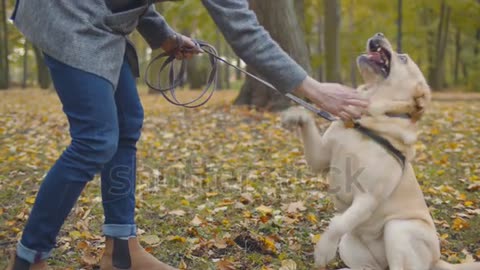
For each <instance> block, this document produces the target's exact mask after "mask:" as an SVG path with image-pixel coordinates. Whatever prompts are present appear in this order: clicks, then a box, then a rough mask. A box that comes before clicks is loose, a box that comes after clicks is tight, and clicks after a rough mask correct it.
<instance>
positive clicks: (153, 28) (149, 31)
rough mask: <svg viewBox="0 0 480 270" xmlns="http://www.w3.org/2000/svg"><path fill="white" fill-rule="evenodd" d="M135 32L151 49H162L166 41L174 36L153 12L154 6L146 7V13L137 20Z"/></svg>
mask: <svg viewBox="0 0 480 270" xmlns="http://www.w3.org/2000/svg"><path fill="white" fill-rule="evenodd" d="M137 30H138V32H140V34H141V35H142V36H143V38H144V39H145V40H146V41H147V43H148V45H149V46H150V47H151V48H152V49H158V48H161V47H163V46H164V45H165V43H166V41H167V40H169V39H170V38H172V37H174V36H175V35H176V32H175V31H174V30H173V29H172V28H170V26H169V25H168V24H167V22H166V21H165V19H164V18H163V16H162V15H160V14H159V13H158V12H157V11H155V6H154V5H151V6H150V7H148V11H147V12H146V13H145V14H144V15H143V16H142V17H141V18H140V19H139V22H138V26H137Z"/></svg>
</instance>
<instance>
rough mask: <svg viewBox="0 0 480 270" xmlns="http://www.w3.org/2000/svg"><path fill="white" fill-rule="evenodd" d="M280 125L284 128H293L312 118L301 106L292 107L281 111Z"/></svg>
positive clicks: (308, 121)
mask: <svg viewBox="0 0 480 270" xmlns="http://www.w3.org/2000/svg"><path fill="white" fill-rule="evenodd" d="M281 116H282V126H283V127H284V128H286V129H290V130H292V129H295V128H297V127H302V126H304V125H305V124H307V123H310V122H311V121H312V120H313V119H312V117H311V116H310V114H308V112H307V111H306V110H305V109H304V108H302V107H292V108H289V109H288V110H286V111H284V112H282V115H281Z"/></svg>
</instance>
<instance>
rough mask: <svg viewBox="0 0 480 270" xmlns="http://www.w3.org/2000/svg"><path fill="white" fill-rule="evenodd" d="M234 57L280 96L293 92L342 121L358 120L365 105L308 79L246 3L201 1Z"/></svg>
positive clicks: (344, 90) (340, 90)
mask: <svg viewBox="0 0 480 270" xmlns="http://www.w3.org/2000/svg"><path fill="white" fill-rule="evenodd" d="M202 3H203V5H204V6H205V8H206V9H207V10H208V12H209V13H210V16H211V17H212V18H213V20H214V21H215V23H216V24H217V26H218V27H219V29H220V30H221V31H222V33H223V35H224V36H225V39H226V40H227V41H228V43H229V44H230V45H231V46H232V48H233V50H234V51H235V53H236V54H237V55H238V56H239V57H240V58H241V59H242V60H243V61H245V63H247V64H248V65H249V66H251V67H252V68H253V69H255V70H256V71H257V72H258V73H259V74H260V75H261V76H262V77H264V78H265V79H266V80H267V81H269V82H270V83H272V84H273V85H274V86H275V87H276V88H277V89H278V90H280V91H281V92H283V93H287V92H294V93H296V94H300V95H304V96H306V97H308V98H310V99H311V100H312V101H313V102H315V103H316V104H317V105H318V106H320V107H321V108H322V109H324V110H326V111H328V112H330V113H333V114H335V115H337V116H339V117H341V118H343V119H350V118H352V117H359V116H360V111H359V110H354V109H353V108H351V106H350V105H353V106H357V107H361V108H364V107H366V106H367V105H368V102H367V101H365V100H363V99H362V98H361V97H359V96H358V95H357V94H356V93H355V92H354V91H353V89H351V88H349V87H346V86H343V85H340V84H334V83H329V84H324V83H319V82H317V81H315V80H314V79H312V78H310V77H309V76H307V73H306V72H305V70H304V69H303V68H302V67H300V66H299V65H298V64H297V63H296V62H295V61H294V60H293V59H292V58H291V57H290V56H288V55H287V54H286V53H285V52H284V51H283V50H282V49H281V48H280V46H279V45H278V44H277V43H276V42H275V41H274V40H273V39H272V38H271V37H270V35H269V33H268V32H267V31H266V30H265V29H264V28H263V27H262V26H261V25H260V24H259V22H258V20H257V17H256V15H255V13H254V12H253V11H252V10H250V9H249V7H248V1H247V0H202Z"/></svg>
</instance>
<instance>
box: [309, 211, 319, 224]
mask: <svg viewBox="0 0 480 270" xmlns="http://www.w3.org/2000/svg"><path fill="white" fill-rule="evenodd" d="M307 220H308V221H310V222H311V223H313V224H317V223H318V220H317V217H316V216H315V215H314V214H312V213H310V214H308V215H307Z"/></svg>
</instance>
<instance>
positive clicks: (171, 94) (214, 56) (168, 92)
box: [145, 36, 337, 122]
mask: <svg viewBox="0 0 480 270" xmlns="http://www.w3.org/2000/svg"><path fill="white" fill-rule="evenodd" d="M194 42H195V43H196V46H197V48H196V49H197V50H200V51H202V52H204V53H206V54H207V55H208V56H209V62H210V66H211V70H210V73H209V75H208V79H207V82H206V86H205V87H204V88H203V90H202V91H201V93H200V94H199V95H198V97H196V98H194V99H192V100H190V101H187V102H180V101H178V99H177V98H176V95H175V89H176V88H177V87H179V86H181V85H182V83H183V78H184V76H183V74H184V73H185V71H186V60H181V61H180V68H179V70H178V75H176V74H175V73H176V72H175V61H176V59H175V55H174V54H172V53H171V52H164V53H162V54H160V55H158V56H156V57H155V58H153V59H152V60H151V61H150V63H149V64H148V65H147V69H146V74H147V76H145V84H146V85H147V86H148V87H150V88H151V89H153V90H156V91H158V92H160V93H161V94H162V95H163V96H164V97H165V98H166V99H167V100H168V101H169V102H170V103H172V104H174V105H177V106H181V107H186V108H196V107H199V106H202V105H204V104H205V103H207V102H208V101H209V100H210V98H211V97H212V95H213V92H214V91H215V87H216V82H217V74H218V62H219V61H220V62H222V63H224V64H226V65H227V66H229V67H231V68H233V69H235V70H237V71H239V72H242V73H243V74H245V75H246V76H248V77H250V78H252V79H254V80H256V81H258V82H260V83H262V84H264V85H265V86H267V87H268V88H270V89H272V90H274V91H276V92H277V93H280V94H282V95H284V96H286V97H287V98H288V99H290V100H291V101H293V102H295V103H297V104H298V105H300V106H302V107H304V108H306V109H307V110H309V111H311V112H313V113H315V115H318V116H320V117H322V118H324V119H325V120H327V121H330V122H333V121H336V120H337V119H336V118H335V117H333V116H332V115H331V114H329V113H328V112H325V111H322V110H319V109H318V108H316V107H315V106H313V105H312V104H310V103H308V102H306V101H305V100H303V99H301V98H299V97H297V96H295V95H293V94H291V93H287V94H283V93H282V92H280V91H279V90H278V89H277V88H275V86H273V85H272V84H271V83H269V82H267V81H265V80H264V79H261V78H259V77H258V76H256V75H254V74H252V73H250V72H248V71H246V70H244V69H241V68H239V67H237V66H235V65H233V64H231V63H230V62H228V61H227V60H226V59H224V58H222V57H220V56H219V55H218V52H217V50H216V49H215V47H213V46H212V45H210V44H208V43H206V42H204V41H201V40H194ZM177 44H179V46H178V47H179V48H180V50H183V52H188V51H189V50H188V49H184V48H182V41H181V39H180V38H179V37H178V36H177ZM162 59H163V63H162V64H161V66H160V69H159V70H158V72H157V76H156V78H160V74H162V73H163V72H164V71H165V69H167V68H168V74H169V85H167V86H162V85H161V82H160V81H158V82H157V83H158V86H157V85H154V83H153V82H151V81H150V80H149V79H148V74H149V73H150V72H151V68H152V66H153V64H154V63H156V62H158V61H161V60H162Z"/></svg>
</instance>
